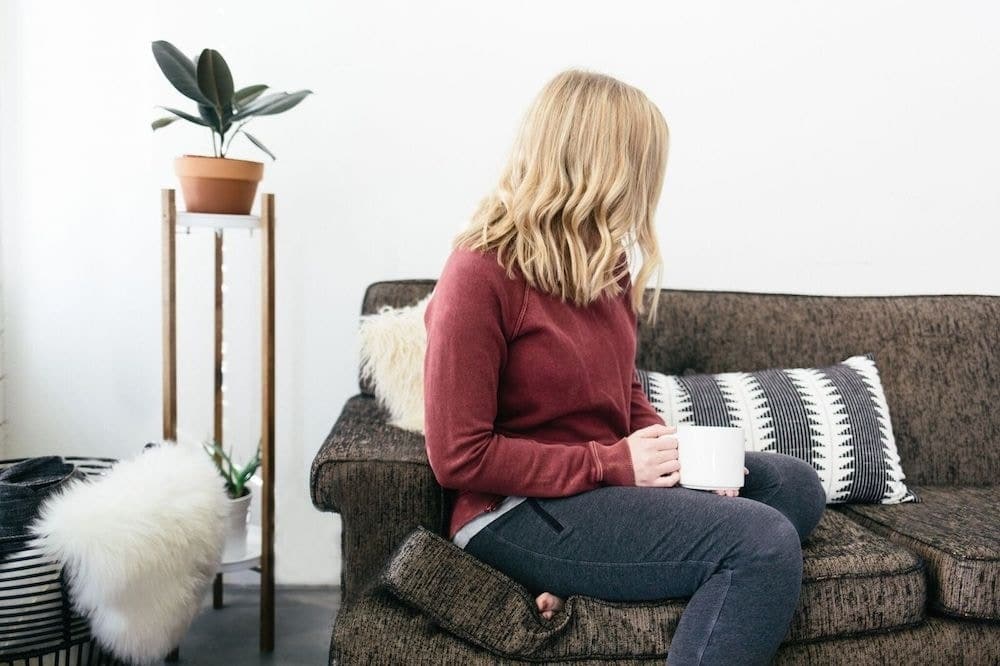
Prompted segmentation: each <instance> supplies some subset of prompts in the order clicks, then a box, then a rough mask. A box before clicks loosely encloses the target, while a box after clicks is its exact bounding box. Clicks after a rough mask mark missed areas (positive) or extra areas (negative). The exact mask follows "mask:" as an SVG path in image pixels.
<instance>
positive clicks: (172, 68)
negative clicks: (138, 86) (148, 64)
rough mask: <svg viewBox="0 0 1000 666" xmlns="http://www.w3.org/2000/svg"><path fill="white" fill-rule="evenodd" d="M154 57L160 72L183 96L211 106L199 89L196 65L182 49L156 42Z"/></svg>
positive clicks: (161, 41) (166, 43)
mask: <svg viewBox="0 0 1000 666" xmlns="http://www.w3.org/2000/svg"><path fill="white" fill-rule="evenodd" d="M153 57H154V58H156V64H157V65H159V66H160V71H162V72H163V75H164V76H166V77H167V81H170V84H171V85H173V87H174V88H176V89H177V90H178V91H179V92H180V93H181V94H182V95H184V96H185V97H187V98H189V99H193V100H194V101H196V102H198V103H199V104H211V102H210V101H209V100H208V98H207V97H205V95H204V94H203V93H202V92H201V89H200V88H199V87H198V76H197V73H196V71H195V66H194V63H192V62H191V61H190V60H189V59H188V57H187V56H186V55H184V54H183V53H181V52H180V49H178V48H177V47H176V46H174V45H173V44H171V43H170V42H167V41H163V40H159V41H155V42H153Z"/></svg>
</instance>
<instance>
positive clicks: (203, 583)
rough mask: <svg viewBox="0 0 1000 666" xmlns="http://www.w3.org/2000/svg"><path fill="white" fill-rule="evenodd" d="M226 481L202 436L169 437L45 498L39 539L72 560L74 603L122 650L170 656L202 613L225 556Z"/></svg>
mask: <svg viewBox="0 0 1000 666" xmlns="http://www.w3.org/2000/svg"><path fill="white" fill-rule="evenodd" d="M224 484H225V482H224V480H223V479H222V476H221V475H220V474H219V472H218V471H217V470H216V469H215V465H214V464H213V463H212V460H211V459H210V458H209V456H208V455H207V454H206V453H205V451H204V450H203V449H202V448H201V446H199V445H197V444H184V443H179V444H177V445H170V444H166V445H161V446H157V447H152V448H149V449H146V450H144V451H143V452H142V453H140V454H139V455H138V456H136V457H135V458H134V459H132V460H123V461H121V462H119V463H117V464H116V465H115V466H114V467H112V468H111V469H110V470H109V471H108V472H107V473H106V474H105V475H104V476H102V477H90V478H88V479H86V480H81V481H74V482H72V483H69V484H67V485H66V487H65V489H64V490H62V491H61V492H58V493H56V494H54V495H52V496H50V497H49V498H48V499H47V500H46V501H45V502H44V503H43V504H42V506H41V507H40V509H39V517H38V518H37V519H36V521H35V522H34V523H33V524H32V526H31V532H32V534H33V535H35V536H36V537H37V538H36V540H35V543H36V544H37V545H38V546H39V547H40V548H41V550H42V551H43V552H44V553H45V554H46V555H47V556H49V557H51V558H53V559H54V560H56V561H58V562H59V563H60V564H61V565H62V566H65V567H66V575H67V579H68V585H69V590H70V598H71V599H72V602H73V606H74V608H75V609H76V611H77V612H78V613H80V614H81V615H84V616H85V617H87V618H88V619H89V620H90V625H91V634H92V635H93V637H94V638H95V639H96V640H97V642H98V643H100V644H101V645H103V646H104V647H106V648H107V649H108V650H110V651H111V652H113V653H114V654H115V655H117V656H118V657H119V658H121V659H122V660H125V661H131V662H134V663H137V664H145V663H153V662H154V661H159V660H162V658H163V657H164V656H165V655H166V654H167V653H168V652H170V650H172V649H173V648H174V647H176V646H177V644H178V643H180V640H181V638H182V637H183V635H184V632H185V631H187V628H188V626H189V625H190V623H191V621H192V620H193V619H194V616H195V615H196V614H197V613H198V610H199V608H200V606H201V600H202V598H203V596H204V594H205V591H206V590H207V588H208V585H209V584H210V583H211V582H212V580H213V578H214V577H215V573H216V571H217V570H218V566H219V562H220V560H221V557H222V546H223V541H224V539H225V534H224V532H223V522H224V519H225V516H226V512H227V501H228V500H227V495H226V491H225V485H224Z"/></svg>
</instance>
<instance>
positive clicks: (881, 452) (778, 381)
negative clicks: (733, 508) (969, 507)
mask: <svg viewBox="0 0 1000 666" xmlns="http://www.w3.org/2000/svg"><path fill="white" fill-rule="evenodd" d="M637 373H638V375H639V380H640V381H641V382H642V386H643V389H644V390H645V392H646V396H647V397H648V398H649V402H650V404H651V405H653V408H654V409H656V411H657V412H658V413H659V414H660V416H662V417H663V420H664V421H666V422H667V423H670V424H677V423H691V424H694V425H707V426H738V427H741V428H743V432H744V434H745V435H746V448H747V451H776V452H779V453H787V454H789V455H793V456H795V457H796V458H801V459H802V460H805V461H806V462H808V463H810V464H811V465H812V466H813V468H814V469H815V470H816V473H817V474H818V475H819V478H820V481H822V482H823V487H824V488H825V489H826V499H827V502H828V503H831V504H834V503H842V502H859V503H862V502H864V503H881V504H898V503H900V502H918V501H920V500H919V499H918V498H917V497H916V496H915V495H914V494H913V493H912V492H911V491H910V490H909V489H908V488H907V487H906V485H905V484H904V483H903V479H904V478H905V475H904V474H903V469H902V467H901V466H900V462H899V453H898V452H897V451H896V440H895V438H894V437H893V434H892V422H891V421H890V419H889V407H888V405H887V404H886V402H885V392H884V391H883V390H882V382H881V380H880V379H879V373H878V369H877V368H876V367H875V359H874V356H873V355H872V354H870V353H869V354H865V355H863V356H852V357H851V358H849V359H847V360H845V361H843V362H842V363H837V364H835V365H831V366H829V367H825V368H791V369H788V368H773V369H769V370H758V371H755V372H725V373H721V374H715V375H707V374H700V375H698V374H695V375H683V376H677V375H665V374H663V373H660V372H653V371H648V370H641V369H637Z"/></svg>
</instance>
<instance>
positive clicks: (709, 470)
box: [677, 423, 746, 490]
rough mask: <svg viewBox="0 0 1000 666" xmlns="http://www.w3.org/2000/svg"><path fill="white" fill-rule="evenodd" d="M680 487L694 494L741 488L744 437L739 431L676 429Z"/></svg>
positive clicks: (704, 427)
mask: <svg viewBox="0 0 1000 666" xmlns="http://www.w3.org/2000/svg"><path fill="white" fill-rule="evenodd" d="M677 449H678V461H679V462H680V465H681V469H680V472H681V478H680V485H682V486H684V487H685V488H695V489H697V490H716V489H718V488H742V487H743V465H744V459H743V458H744V452H745V451H746V436H745V435H744V434H743V429H742V428H735V427H727V426H696V425H690V424H684V423H682V424H679V425H678V426H677Z"/></svg>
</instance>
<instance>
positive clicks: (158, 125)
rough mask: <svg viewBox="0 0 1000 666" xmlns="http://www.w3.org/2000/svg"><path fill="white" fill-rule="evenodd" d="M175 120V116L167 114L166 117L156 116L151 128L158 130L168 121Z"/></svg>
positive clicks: (167, 123) (168, 122)
mask: <svg viewBox="0 0 1000 666" xmlns="http://www.w3.org/2000/svg"><path fill="white" fill-rule="evenodd" d="M175 120H177V116H168V117H166V118H157V119H156V120H154V121H153V123H152V124H153V129H154V130H158V129H160V128H161V127H166V126H167V125H169V124H170V123H172V122H174V121H175Z"/></svg>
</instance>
